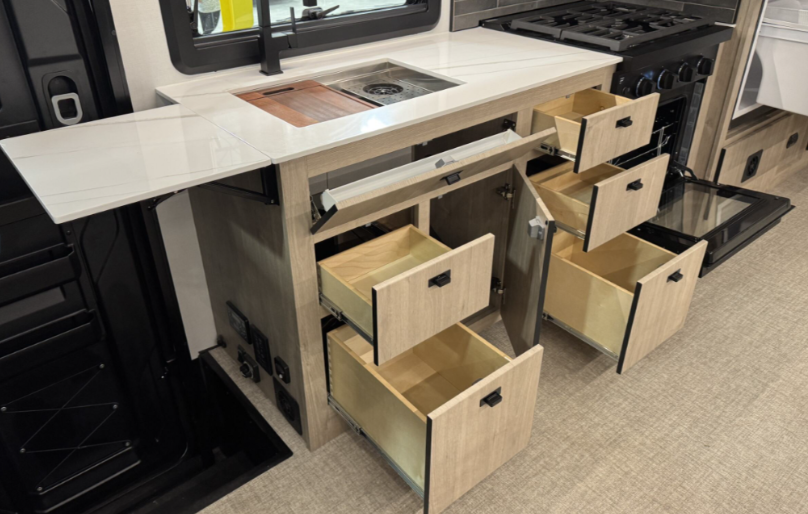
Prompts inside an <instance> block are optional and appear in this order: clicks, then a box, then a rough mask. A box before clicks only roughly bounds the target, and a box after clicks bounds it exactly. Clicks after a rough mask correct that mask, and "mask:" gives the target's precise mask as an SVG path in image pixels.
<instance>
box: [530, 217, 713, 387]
mask: <svg viewBox="0 0 808 514" xmlns="http://www.w3.org/2000/svg"><path fill="white" fill-rule="evenodd" d="M706 248H707V242H706V241H702V242H700V243H698V244H696V245H695V246H693V247H692V248H690V249H689V250H687V251H685V252H684V253H682V254H680V255H676V254H674V253H672V252H669V251H667V250H665V249H662V248H660V247H658V246H655V245H653V244H651V243H648V242H646V241H643V240H642V239H639V238H637V237H635V236H633V235H629V234H623V235H621V236H619V237H616V238H614V239H612V240H611V241H609V242H608V243H605V244H603V245H601V246H600V247H599V248H597V249H596V250H594V251H591V252H588V253H585V252H584V251H583V241H581V240H580V239H578V238H576V237H575V236H573V235H571V234H567V233H565V232H559V233H558V234H556V237H555V240H554V242H553V251H552V254H551V257H550V272H549V276H548V278H547V296H546V300H545V304H544V310H545V312H546V313H547V315H549V317H550V318H551V320H552V321H554V322H555V323H557V324H559V325H561V326H562V327H563V328H565V329H567V330H569V331H570V332H572V333H573V334H575V335H576V336H578V337H580V338H581V339H583V340H584V341H586V342H588V343H589V344H591V345H592V346H595V347H596V348H598V349H599V350H601V351H603V352H604V353H606V354H608V355H610V356H612V357H614V358H616V359H617V360H618V365H617V372H618V373H622V372H623V371H625V370H627V369H629V368H630V367H631V366H633V365H634V364H636V363H637V361H639V360H640V359H642V358H643V357H644V356H645V355H647V354H648V353H650V352H651V351H652V350H653V349H654V348H656V347H657V346H659V345H660V344H662V343H663V342H664V341H665V340H666V339H668V338H669V337H671V336H672V335H673V334H675V333H676V332H677V331H678V330H679V329H680V328H682V326H683V325H684V322H685V318H686V316H687V312H688V310H689V309H690V301H691V299H692V298H693V291H694V289H695V287H696V281H697V280H698V276H699V270H700V269H701V262H702V259H703V258H704V251H705V249H706Z"/></svg>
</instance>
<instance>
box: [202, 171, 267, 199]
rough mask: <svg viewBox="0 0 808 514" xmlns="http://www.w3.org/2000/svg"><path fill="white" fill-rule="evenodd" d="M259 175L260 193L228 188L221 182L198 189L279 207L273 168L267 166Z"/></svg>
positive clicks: (234, 187) (239, 188) (203, 185)
mask: <svg viewBox="0 0 808 514" xmlns="http://www.w3.org/2000/svg"><path fill="white" fill-rule="evenodd" d="M260 173H261V192H258V191H251V190H249V189H244V188H241V187H236V186H230V185H227V184H222V183H221V182H210V183H208V184H202V185H200V186H199V187H201V188H203V189H209V190H211V191H216V192H217V193H224V194H227V195H233V196H238V197H241V198H244V199H246V200H253V201H255V202H261V203H263V204H265V205H280V194H279V193H278V175H277V173H276V172H275V166H267V167H266V168H262V169H261V172H260Z"/></svg>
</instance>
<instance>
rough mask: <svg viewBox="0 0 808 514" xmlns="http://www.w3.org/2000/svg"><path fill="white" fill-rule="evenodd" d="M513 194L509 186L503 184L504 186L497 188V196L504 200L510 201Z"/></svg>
mask: <svg viewBox="0 0 808 514" xmlns="http://www.w3.org/2000/svg"><path fill="white" fill-rule="evenodd" d="M513 192H514V188H513V186H512V185H510V184H505V185H504V186H502V187H500V188H497V194H498V195H499V196H501V197H502V198H504V199H505V200H511V199H512V198H513Z"/></svg>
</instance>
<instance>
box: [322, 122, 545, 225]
mask: <svg viewBox="0 0 808 514" xmlns="http://www.w3.org/2000/svg"><path fill="white" fill-rule="evenodd" d="M554 133H555V128H552V127H550V128H548V129H547V130H544V131H541V132H540V133H537V134H533V135H531V136H528V137H524V138H523V137H520V136H519V135H517V134H516V133H515V132H513V131H512V130H507V131H505V132H502V133H500V134H496V135H494V136H490V137H487V138H484V139H481V140H479V141H475V142H473V143H469V144H467V145H463V146H460V147H458V148H455V149H453V150H449V151H447V152H443V153H440V154H437V155H433V156H431V157H428V158H425V159H421V160H418V161H416V162H412V163H409V164H405V165H403V166H399V167H397V168H394V169H391V170H387V171H385V172H382V173H378V174H376V175H373V176H370V177H366V178H363V179H361V180H357V181H356V182H352V183H350V184H346V185H344V186H341V187H338V188H335V189H327V190H326V191H324V192H323V194H322V197H321V200H322V203H323V207H324V208H325V211H326V213H325V214H324V215H323V216H322V217H321V218H320V219H319V220H317V222H315V223H314V225H313V226H312V228H311V232H312V234H316V233H318V232H321V231H323V230H327V229H331V228H334V227H337V226H339V225H343V224H346V223H350V222H352V221H355V220H357V219H360V218H363V217H365V216H368V215H371V214H373V213H375V212H378V211H381V210H383V209H386V208H388V207H390V206H392V205H401V208H402V209H403V208H406V207H407V206H408V205H407V204H410V205H415V204H416V203H419V202H422V201H425V200H429V199H430V198H434V197H437V196H440V195H442V194H445V193H448V192H449V191H452V190H454V189H457V188H459V187H463V186H465V185H466V184H467V183H468V181H469V180H473V179H474V178H475V177H476V179H482V178H484V177H485V176H486V175H485V174H486V172H489V171H493V170H496V169H498V168H500V167H501V166H507V165H508V164H510V163H512V162H513V161H515V160H516V159H519V158H520V157H522V156H523V155H525V154H526V153H527V152H529V151H530V150H532V149H534V148H538V146H539V145H540V144H541V142H542V141H543V140H545V139H547V138H548V137H550V136H552V135H553V134H554ZM500 171H503V170H500Z"/></svg>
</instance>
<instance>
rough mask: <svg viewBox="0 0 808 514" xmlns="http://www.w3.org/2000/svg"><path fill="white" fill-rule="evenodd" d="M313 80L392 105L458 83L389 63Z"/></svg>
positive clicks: (382, 103) (378, 103)
mask: <svg viewBox="0 0 808 514" xmlns="http://www.w3.org/2000/svg"><path fill="white" fill-rule="evenodd" d="M313 80H316V81H317V82H319V83H321V84H323V85H326V86H328V87H331V88H333V89H336V90H338V91H343V92H345V93H348V94H350V95H354V96H356V97H359V98H361V99H363V100H366V101H368V102H371V103H374V104H377V105H390V104H395V103H398V102H403V101H404V100H409V99H410V98H417V97H419V96H424V95H428V94H429V93H435V92H437V91H443V90H444V89H449V88H452V87H455V86H459V85H460V84H461V83H458V82H451V81H449V80H445V79H442V78H438V77H435V76H433V75H429V74H427V73H423V72H420V71H416V70H413V69H410V68H407V67H405V66H401V65H398V64H394V63H391V62H383V63H377V64H371V65H367V66H361V67H358V68H351V69H348V70H343V71H340V72H338V73H331V74H328V75H320V76H317V77H313Z"/></svg>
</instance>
